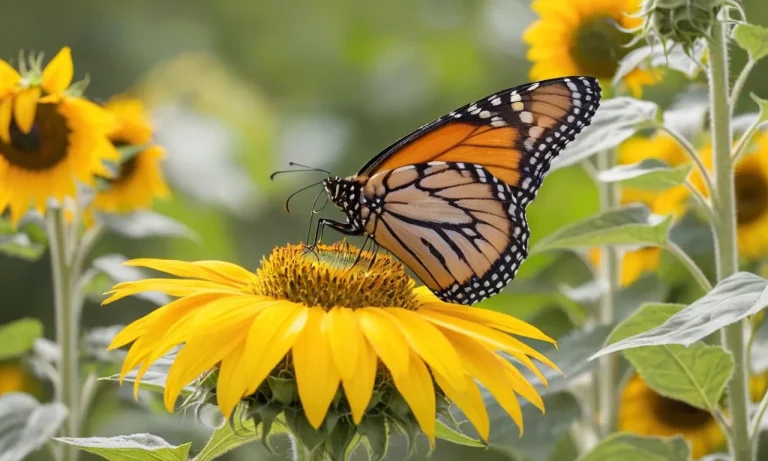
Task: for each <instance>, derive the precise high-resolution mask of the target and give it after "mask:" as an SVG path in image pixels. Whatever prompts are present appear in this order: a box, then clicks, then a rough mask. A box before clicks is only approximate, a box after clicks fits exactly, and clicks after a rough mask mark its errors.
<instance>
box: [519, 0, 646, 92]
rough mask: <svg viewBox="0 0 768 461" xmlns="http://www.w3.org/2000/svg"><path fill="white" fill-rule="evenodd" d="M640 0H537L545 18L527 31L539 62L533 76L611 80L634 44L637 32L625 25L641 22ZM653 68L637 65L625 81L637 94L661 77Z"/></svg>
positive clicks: (534, 58)
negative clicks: (629, 46)
mask: <svg viewBox="0 0 768 461" xmlns="http://www.w3.org/2000/svg"><path fill="white" fill-rule="evenodd" d="M640 4H641V1H640V0H570V1H563V0H534V1H533V2H532V3H531V8H532V9H533V11H535V12H536V13H538V15H539V19H538V20H537V21H535V22H534V23H533V24H531V26H530V27H528V29H527V30H526V31H525V33H524V35H523V40H524V41H525V43H527V44H528V45H530V47H531V48H530V50H529V51H528V55H527V57H528V60H529V61H531V62H532V63H533V67H532V68H531V79H533V80H542V79H547V78H555V77H565V76H569V75H588V76H592V77H597V78H598V79H601V80H603V81H610V80H611V79H612V78H613V77H614V75H615V74H616V70H617V69H618V66H619V61H621V59H622V58H623V57H624V56H626V54H627V53H628V52H629V51H630V50H631V48H628V47H626V45H627V44H628V43H629V42H630V41H631V40H632V37H633V36H632V34H631V33H628V32H625V31H623V30H621V29H631V28H635V27H638V26H639V25H640V24H641V23H642V18H636V17H631V16H630V15H633V14H636V13H638V12H639V11H640ZM656 80H657V78H656V73H655V72H653V71H651V70H644V69H639V68H637V69H634V70H632V71H631V72H630V73H629V74H627V76H626V77H625V78H624V84H625V85H626V86H627V87H628V88H629V89H630V91H631V92H632V94H633V95H634V96H635V97H638V96H639V95H640V93H641V90H642V87H643V86H644V85H648V84H651V83H653V82H654V81H656Z"/></svg>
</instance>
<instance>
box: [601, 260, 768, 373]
mask: <svg viewBox="0 0 768 461" xmlns="http://www.w3.org/2000/svg"><path fill="white" fill-rule="evenodd" d="M766 287H768V280H765V279H764V278H762V277H758V276H757V275H754V274H750V273H748V272H737V273H736V274H733V275H732V276H730V277H728V278H726V279H725V280H722V281H721V282H720V283H718V284H717V286H715V288H714V289H713V290H712V291H710V292H709V293H707V294H706V295H704V296H703V297H702V298H699V299H698V300H697V301H696V302H694V303H693V304H691V305H690V306H688V307H686V308H684V309H682V310H681V311H680V312H678V313H676V314H675V315H673V316H671V317H670V318H669V319H667V320H666V321H665V322H664V323H662V324H661V325H659V326H657V327H655V328H651V329H649V330H647V331H644V332H642V333H639V334H637V335H635V336H631V337H628V338H626V339H622V340H621V341H617V342H615V343H613V344H611V345H610V346H607V347H605V348H603V349H602V350H600V352H598V353H597V354H595V355H593V356H592V357H590V360H594V359H596V358H597V357H600V356H603V355H606V354H611V353H613V352H618V351H622V350H625V349H632V348H635V347H642V346H661V345H666V344H681V345H683V346H690V345H691V344H693V343H695V342H696V341H699V340H701V339H704V338H706V337H707V336H709V335H711V334H712V333H714V332H715V331H717V330H719V329H721V328H723V327H725V326H728V325H731V324H732V323H735V322H738V321H739V320H741V319H743V318H745V317H747V316H749V315H754V314H756V313H758V312H760V311H761V310H763V308H765V306H767V305H768V289H766ZM713 313H717V314H716V315H715V314H713Z"/></svg>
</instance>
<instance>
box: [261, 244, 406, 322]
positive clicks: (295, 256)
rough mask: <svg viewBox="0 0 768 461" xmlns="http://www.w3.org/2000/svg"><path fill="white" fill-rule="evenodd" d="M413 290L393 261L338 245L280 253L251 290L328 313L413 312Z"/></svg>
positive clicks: (283, 249) (274, 254) (272, 257)
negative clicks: (336, 309)
mask: <svg viewBox="0 0 768 461" xmlns="http://www.w3.org/2000/svg"><path fill="white" fill-rule="evenodd" d="M358 257H359V260H358ZM356 260H357V262H356ZM355 262H356V264H355ZM353 264H354V265H353ZM413 285H414V282H413V280H412V279H411V278H410V277H408V275H407V274H406V273H405V269H404V268H403V265H402V264H401V263H399V262H397V261H395V260H393V259H392V258H391V257H390V256H388V255H382V254H377V255H375V257H374V255H373V254H372V253H371V252H368V251H363V252H362V253H361V252H360V250H359V249H357V248H355V247H353V246H351V245H349V244H347V243H335V244H333V245H330V246H328V245H319V246H318V247H317V248H316V249H315V250H314V251H306V247H305V246H303V245H288V246H285V247H280V248H276V249H275V250H274V251H273V252H272V254H271V255H270V256H269V258H266V259H265V260H264V261H262V264H261V267H260V268H259V270H258V271H257V272H256V277H255V280H254V282H253V283H252V289H253V292H254V293H255V294H258V295H265V296H270V297H273V298H276V299H288V300H290V301H294V302H297V303H302V304H304V305H306V306H320V307H324V308H326V309H330V308H332V307H349V308H359V307H402V308H406V309H413V308H415V307H416V297H415V295H414V294H413Z"/></svg>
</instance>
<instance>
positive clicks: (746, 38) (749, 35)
mask: <svg viewBox="0 0 768 461" xmlns="http://www.w3.org/2000/svg"><path fill="white" fill-rule="evenodd" d="M733 38H734V39H736V43H738V44H739V46H740V47H741V48H742V49H744V50H745V51H746V52H747V53H748V54H749V58H750V59H752V60H753V61H757V60H759V59H762V58H764V57H765V56H768V29H766V28H765V27H761V26H758V25H755V24H739V25H737V26H736V27H734V29H733Z"/></svg>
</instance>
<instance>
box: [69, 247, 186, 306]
mask: <svg viewBox="0 0 768 461" xmlns="http://www.w3.org/2000/svg"><path fill="white" fill-rule="evenodd" d="M127 260H128V258H126V257H125V256H123V255H121V254H108V255H104V256H99V257H98V258H96V259H94V260H93V263H91V265H92V267H91V270H90V272H89V273H88V274H87V276H88V278H87V281H88V283H87V284H85V287H84V289H83V292H84V293H86V294H87V295H88V296H89V297H90V298H92V299H94V300H95V301H97V302H101V301H103V300H104V292H105V291H107V290H109V289H111V288H112V286H114V285H115V284H116V283H120V282H132V281H134V280H141V279H145V278H147V275H146V272H145V271H144V270H142V269H139V268H138V267H133V266H126V265H124V264H123V263H125V262H126V261H127ZM134 297H136V298H141V299H145V300H147V301H149V302H151V303H153V304H156V305H158V306H163V305H165V304H168V303H169V302H171V298H170V297H169V296H168V295H166V294H165V293H161V292H158V291H148V292H141V293H136V294H135V295H134Z"/></svg>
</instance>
